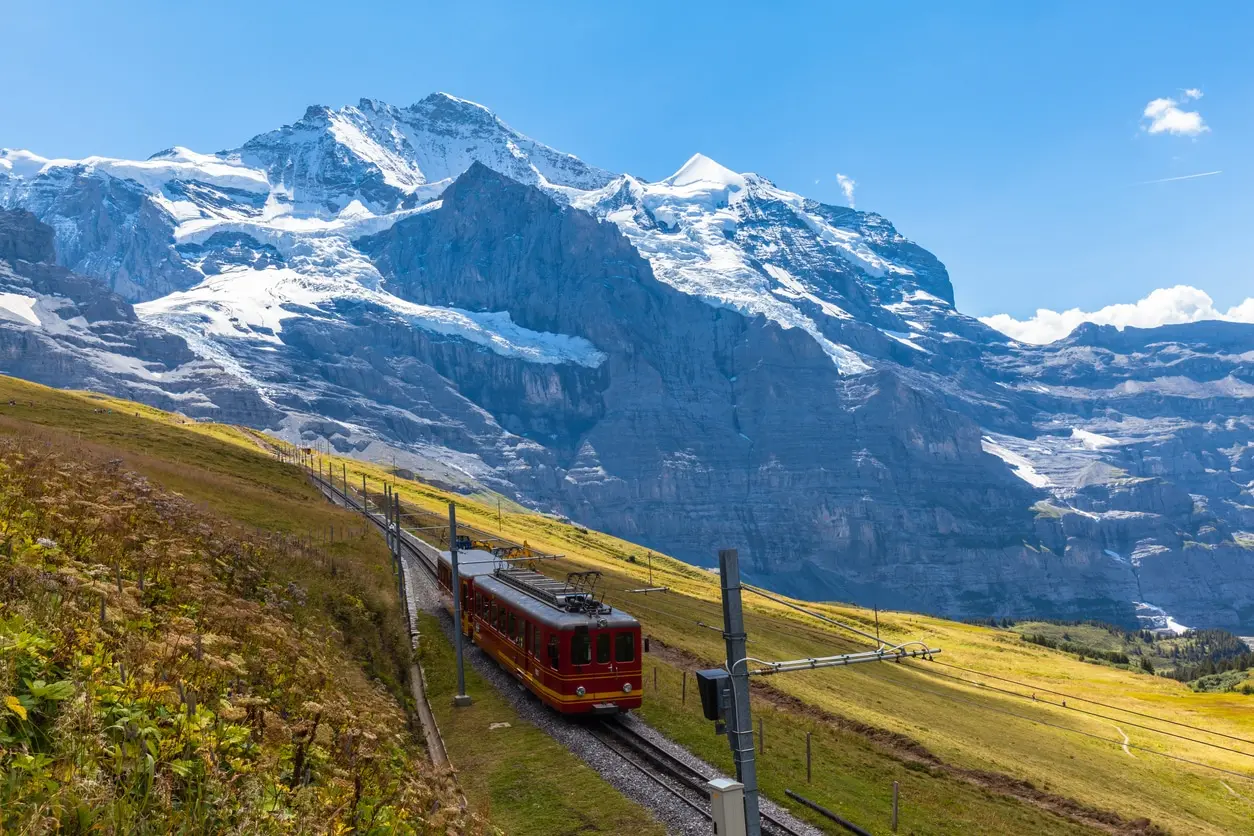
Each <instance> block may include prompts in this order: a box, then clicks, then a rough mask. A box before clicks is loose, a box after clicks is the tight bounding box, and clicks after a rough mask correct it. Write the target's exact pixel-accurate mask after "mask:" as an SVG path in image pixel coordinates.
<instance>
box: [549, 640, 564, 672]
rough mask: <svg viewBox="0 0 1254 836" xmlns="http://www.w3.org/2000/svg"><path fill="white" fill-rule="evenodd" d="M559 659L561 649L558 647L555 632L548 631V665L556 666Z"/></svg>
mask: <svg viewBox="0 0 1254 836" xmlns="http://www.w3.org/2000/svg"><path fill="white" fill-rule="evenodd" d="M560 661H561V651H560V650H559V649H558V644H557V633H549V666H550V667H554V668H556V667H557V665H558V662H560Z"/></svg>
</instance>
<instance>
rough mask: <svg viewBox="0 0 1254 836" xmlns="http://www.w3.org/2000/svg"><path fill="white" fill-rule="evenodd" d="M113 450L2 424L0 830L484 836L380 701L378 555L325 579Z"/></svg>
mask: <svg viewBox="0 0 1254 836" xmlns="http://www.w3.org/2000/svg"><path fill="white" fill-rule="evenodd" d="M4 388H5V389H7V390H8V392H13V389H14V387H12V386H7V385H6V386H5V387H4ZM21 391H22V392H23V393H24V394H29V395H31V396H32V398H33V399H38V402H39V404H40V408H41V409H42V414H43V415H44V416H49V415H52V414H53V410H52V409H51V408H50V405H51V401H52V398H51V397H47V398H45V397H41V396H44V395H45V394H46V393H45V392H42V391H39V390H35V389H33V388H30V387H25V388H22V390H21ZM56 400H57V403H58V409H61V408H63V409H64V413H62V414H65V413H74V412H78V413H85V414H92V415H95V414H96V413H92V412H91V405H90V404H89V403H87V402H86V401H83V400H80V401H79V402H78V404H77V409H76V406H75V403H74V399H73V398H72V397H68V398H67V397H61V396H58V397H57V398H56ZM6 408H8V409H12V408H13V407H6ZM27 409H31V407H27ZM27 429H29V427H27ZM132 429H133V431H134V437H133V438H132V439H131V440H132V442H134V441H138V436H143V435H144V434H145V433H144V430H145V429H146V428H145V427H143V426H139V425H138V424H137V425H136V426H134V427H133V428H132ZM189 440H190V441H192V442H195V441H196V439H195V437H189ZM156 446H159V445H156ZM192 446H196V445H195V444H194V443H193V445H192ZM210 446H211V445H210ZM220 446H222V445H220ZM229 449H230V450H232V451H234V450H236V449H242V448H235V447H231V448H229ZM148 450H149V452H148V453H146V454H145V457H151V456H152V452H151V451H152V447H151V446H150V447H149V448H148ZM205 450H208V447H206V448H205V449H204V450H202V452H204V451H205ZM116 452H118V448H116V447H110V446H106V445H98V444H92V443H90V442H87V441H80V440H79V439H78V438H77V436H76V435H75V436H71V435H68V434H65V433H58V432H56V431H51V430H49V431H44V432H25V431H23V427H22V425H21V424H20V422H16V421H12V420H8V419H6V420H4V421H3V422H2V423H0V577H2V578H3V581H4V582H3V584H2V585H0V831H4V832H13V833H48V832H59V831H62V830H66V831H69V832H97V833H127V834H131V833H135V834H143V833H166V832H186V833H191V832H240V833H292V832H313V831H315V830H324V829H326V830H329V831H335V832H348V831H349V830H352V831H353V832H358V833H366V832H378V833H382V832H389V833H444V832H446V830H448V829H449V828H455V829H456V830H458V831H459V832H461V831H466V832H469V831H474V832H480V831H481V830H483V829H484V825H483V822H482V821H476V820H475V819H474V818H473V817H472V816H468V815H467V814H466V813H465V812H463V811H461V810H460V809H459V807H458V805H457V795H456V793H455V791H454V788H453V787H452V785H451V782H449V780H448V778H447V776H444V775H440V774H437V773H436V772H435V771H434V770H432V769H431V768H430V767H429V766H428V765H427V764H426V763H425V758H424V757H423V754H422V752H421V749H420V748H419V747H418V745H417V741H416V739H415V738H413V737H411V736H410V734H409V731H408V727H407V726H408V724H407V719H406V716H405V713H404V711H403V709H402V706H401V705H400V703H399V702H398V701H397V700H396V699H395V697H394V695H393V694H391V693H389V687H388V686H391V688H392V689H393V690H396V691H399V690H400V689H399V682H398V681H397V678H396V674H397V672H398V670H401V669H403V666H404V664H405V661H406V656H407V653H406V649H405V646H404V644H403V636H401V635H400V634H399V632H397V631H396V630H393V629H390V627H389V625H394V624H398V623H399V616H398V613H397V609H396V600H395V597H394V596H393V595H392V594H391V582H390V578H389V575H388V570H387V568H386V567H387V558H386V554H385V553H384V552H383V550H382V549H380V548H379V546H378V543H377V538H374V537H372V538H369V539H367V538H365V537H362V538H360V541H348V542H345V543H341V548H339V549H337V550H333V551H332V554H335V560H334V562H333V563H332V562H331V561H330V560H328V557H329V555H328V554H327V553H326V552H324V551H323V550H321V549H315V548H308V547H306V546H304V545H302V544H299V543H295V542H292V541H290V540H289V539H288V538H284V537H278V536H273V535H272V534H270V533H269V532H265V531H262V530H258V529H257V528H254V527H252V526H241V525H239V523H238V522H237V521H236V520H233V519H232V518H231V517H229V516H227V515H223V514H216V513H214V512H212V511H210V510H207V509H206V508H205V506H204V505H202V504H198V503H193V502H189V501H187V500H186V499H185V498H181V497H179V496H178V495H177V494H174V493H172V492H169V491H167V490H163V489H162V488H160V487H159V484H156V483H154V480H149V479H146V478H144V477H143V476H141V475H138V474H136V473H134V472H133V471H130V470H129V469H127V468H126V467H125V466H121V467H119V464H124V462H123V463H120V462H118V461H117V458H118V457H116V456H115V455H114V454H115V453H116ZM122 458H123V459H125V456H123V457H122ZM227 458H229V456H228V457H227ZM252 458H253V459H254V460H255V462H254V464H255V465H256V466H257V469H256V470H251V469H246V470H245V471H244V472H243V475H242V476H241V478H239V479H238V480H237V481H238V482H239V485H238V487H240V488H241V489H243V488H244V487H245V486H246V485H247V484H249V483H250V481H251V480H252V478H253V476H254V475H255V474H256V473H257V472H262V471H264V470H265V469H266V468H267V467H270V466H271V465H269V463H267V462H266V461H265V459H264V457H263V456H262V455H260V453H255V454H252ZM230 471H231V468H230V467H229V466H226V467H225V468H224V470H223V471H221V472H219V473H217V474H215V476H214V477H213V478H207V479H206V480H205V481H204V482H203V483H201V484H200V485H199V486H198V487H199V488H200V489H201V490H202V491H203V492H204V493H205V495H206V496H211V495H213V494H214V493H215V491H217V490H219V489H221V488H222V487H223V486H224V485H225V483H226V481H227V480H229V479H230V478H231V475H230ZM311 493H312V492H311ZM316 501H317V500H316V499H315V498H314V497H313V496H309V497H308V498H307V501H306V504H307V505H309V506H310V507H313V508H317V507H319V506H318V505H316ZM379 568H382V571H381V572H380V571H377V570H378V569H379ZM348 637H352V638H351V640H350V639H349V638H348ZM369 674H373V676H371V675H369Z"/></svg>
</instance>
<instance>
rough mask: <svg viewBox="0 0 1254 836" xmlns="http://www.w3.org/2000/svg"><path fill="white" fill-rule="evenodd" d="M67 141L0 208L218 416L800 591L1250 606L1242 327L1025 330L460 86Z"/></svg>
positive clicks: (863, 231) (881, 232) (813, 210)
mask: <svg viewBox="0 0 1254 836" xmlns="http://www.w3.org/2000/svg"><path fill="white" fill-rule="evenodd" d="M40 160H42V158H37V157H35V156H34V155H30V154H26V153H24V152H22V153H18V152H11V151H5V152H0V207H21V208H25V209H28V210H30V211H31V212H33V213H34V214H35V215H36V216H38V217H39V218H41V219H42V220H43V221H44V222H46V223H47V224H48V225H49V227H51V229H52V230H53V231H54V233H55V237H54V240H55V248H56V256H57V260H58V262H59V263H60V264H62V265H63V266H65V267H68V268H70V269H72V270H76V271H78V272H80V273H83V274H86V275H87V276H90V277H94V278H95V279H96V280H97V281H99V282H103V283H104V284H105V285H106V286H107V288H108V289H109V290H111V291H113V292H115V293H117V294H118V295H120V296H121V297H122V298H123V299H124V300H125V301H127V302H128V303H136V306H135V312H136V316H137V317H138V319H139V320H140V321H141V322H142V323H143V324H144V325H145V326H146V327H153V328H158V329H161V330H164V331H166V332H168V333H170V334H172V335H176V336H177V338H178V339H179V340H180V341H181V342H182V343H184V344H185V345H186V346H187V347H188V349H189V351H190V352H191V353H192V354H193V355H194V356H195V357H196V358H197V359H196V362H197V363H200V364H202V365H206V366H208V367H211V368H214V369H217V370H219V372H218V374H219V375H220V377H221V379H223V380H230V381H232V383H231V387H233V388H234V389H235V390H236V392H237V393H238V394H237V395H235V396H232V397H227V396H225V395H224V394H223V393H221V392H219V394H218V395H216V396H215V398H202V399H196V400H194V402H193V401H192V400H188V402H187V406H186V408H187V409H189V410H190V413H191V414H204V415H213V416H218V417H222V418H224V419H229V420H239V421H242V422H244V423H251V424H253V425H255V426H263V427H266V428H268V429H269V430H270V431H272V432H274V433H275V434H277V435H280V436H281V437H284V438H287V439H289V440H293V441H297V440H299V441H305V442H308V441H310V440H313V439H325V440H327V441H329V442H330V443H331V444H332V445H333V446H335V447H336V448H337V449H340V450H342V451H352V452H354V453H355V454H357V455H360V456H362V457H365V458H374V459H376V460H381V459H386V458H388V457H390V456H397V461H398V464H399V463H402V462H403V463H404V466H406V467H409V468H410V469H412V470H414V471H415V472H418V473H421V474H423V475H424V476H425V477H427V478H430V479H433V480H434V481H437V482H440V483H442V484H449V485H461V486H465V487H470V486H472V485H485V486H488V487H491V488H493V489H495V490H500V491H503V492H505V493H507V494H509V495H510V496H512V497H514V498H517V499H519V500H521V501H525V502H528V503H530V504H533V505H535V506H537V507H541V508H547V509H552V510H556V511H560V512H561V513H564V514H569V515H571V516H576V517H578V518H581V519H585V520H586V521H587V522H589V524H594V525H599V526H601V527H603V528H607V529H608V530H610V531H613V532H614V533H617V534H621V535H623V536H628V537H632V538H634V539H637V540H641V541H643V542H646V543H653V544H656V545H658V547H659V548H663V547H664V548H665V550H667V551H669V552H671V553H676V554H679V555H680V556H682V557H685V558H687V559H690V560H693V561H694V562H703V561H708V560H709V559H710V554H712V551H711V549H712V547H711V546H710V545H709V544H710V543H712V542H722V543H726V544H731V545H734V544H737V543H741V544H743V545H744V547H745V548H746V550H747V553H748V554H749V555H750V560H749V565H750V566H751V567H752V570H753V571H754V572H755V573H756V575H755V577H756V579H758V580H760V581H762V582H764V583H768V584H774V585H776V586H777V587H780V588H786V589H789V590H791V591H799V590H811V591H815V592H819V593H820V594H822V595H826V596H829V597H845V598H848V599H852V600H859V601H863V602H865V601H867V600H870V599H874V600H877V601H880V602H881V603H882V604H883V605H893V606H898V607H904V608H916V609H925V610H930V611H935V612H941V613H944V614H948V615H958V616H961V615H979V616H986V615H1006V614H1015V615H1022V614H1024V613H1025V612H1027V611H1030V612H1032V613H1035V614H1043V615H1047V616H1059V615H1076V616H1090V615H1095V614H1096V615H1101V616H1102V617H1106V618H1108V619H1109V620H1115V621H1122V622H1123V623H1131V622H1133V621H1134V620H1135V613H1136V611H1137V606H1136V605H1137V604H1138V603H1144V602H1146V601H1151V602H1153V605H1155V606H1157V607H1161V608H1164V609H1166V610H1167V611H1169V612H1170V613H1171V614H1172V615H1173V616H1175V617H1176V618H1177V619H1179V620H1180V621H1183V622H1184V623H1190V621H1193V622H1196V623H1197V624H1198V626H1202V625H1203V624H1214V625H1215V626H1232V625H1238V624H1254V577H1250V576H1249V573H1248V571H1247V570H1246V569H1244V568H1243V567H1244V566H1245V565H1246V564H1245V561H1246V560H1247V558H1248V554H1247V553H1248V552H1249V549H1248V548H1247V547H1245V546H1243V545H1242V543H1243V542H1245V538H1246V532H1248V531H1249V530H1250V529H1251V528H1254V522H1252V521H1251V517H1250V513H1249V511H1248V508H1250V507H1254V495H1251V485H1252V484H1254V478H1252V477H1251V476H1250V475H1249V467H1250V459H1251V458H1254V457H1252V456H1250V455H1249V454H1248V451H1249V450H1250V449H1252V448H1251V443H1252V442H1254V432H1252V431H1251V428H1250V423H1249V420H1248V408H1247V403H1248V400H1247V399H1248V398H1249V397H1251V396H1254V376H1252V375H1251V373H1250V370H1249V364H1248V362H1247V361H1246V360H1244V359H1242V358H1243V357H1244V355H1245V353H1246V351H1247V349H1245V348H1244V346H1245V345H1246V342H1245V338H1244V337H1243V336H1242V335H1243V333H1244V332H1243V331H1241V330H1240V329H1218V330H1216V329H1207V328H1199V329H1196V330H1193V331H1178V330H1177V331H1164V332H1161V333H1157V334H1153V335H1144V336H1142V335H1138V334H1137V333H1136V332H1132V333H1128V334H1124V333H1120V332H1116V333H1115V334H1110V333H1108V332H1107V331H1106V330H1104V329H1090V328H1083V329H1078V330H1077V332H1076V333H1075V334H1073V335H1072V337H1070V338H1068V340H1064V341H1061V342H1060V343H1055V344H1051V345H1048V346H1024V345H1020V344H1017V343H1015V342H1014V341H1012V340H1010V339H1009V338H1007V337H1006V336H1005V335H1002V334H1000V333H999V332H996V331H993V330H992V329H991V328H989V327H988V326H986V325H984V324H982V323H980V322H979V321H978V320H976V319H974V318H972V317H969V316H967V315H965V314H963V313H961V312H960V311H959V310H957V308H956V307H955V306H954V304H953V298H954V296H953V285H952V282H951V280H950V277H949V274H948V271H947V270H946V269H945V267H944V265H943V264H942V263H941V262H940V260H939V259H937V258H936V257H935V256H934V255H932V254H931V253H929V252H928V251H927V250H925V249H923V248H922V247H920V246H918V245H917V244H915V243H913V242H911V241H909V240H908V239H906V238H905V237H904V236H902V235H900V233H898V232H897V230H896V229H895V228H894V227H893V226H892V224H891V223H889V222H888V221H887V220H886V219H884V218H882V217H880V216H878V215H875V214H873V213H866V212H861V211H857V210H854V209H849V208H845V207H836V206H825V205H823V204H820V203H818V202H816V201H813V200H810V199H807V198H804V197H803V196H801V195H798V194H795V193H792V192H788V191H786V190H783V189H780V188H778V187H776V186H775V185H774V184H772V183H771V182H770V181H769V180H767V179H766V178H763V177H761V176H759V175H756V174H739V173H736V172H733V171H731V170H730V169H727V168H725V167H723V166H721V165H719V164H718V163H716V162H714V161H713V160H710V159H709V158H708V157H705V156H703V155H701V154H696V155H693V156H692V157H691V158H690V159H689V160H688V161H687V162H686V163H685V164H684V165H683V166H681V167H680V168H679V169H677V171H676V173H675V174H673V175H671V176H670V177H667V178H663V179H662V180H659V181H656V182H652V183H650V182H646V181H643V180H640V179H638V178H635V177H633V176H631V175H629V174H613V173H611V172H608V171H605V170H603V169H598V168H596V167H594V166H590V165H588V164H586V163H583V162H582V161H579V160H578V159H577V158H575V157H572V156H571V155H567V154H563V153H562V152H559V151H556V150H554V149H552V148H549V147H548V146H545V145H543V144H541V143H538V142H536V141H534V140H531V139H530V138H528V137H525V136H524V135H522V134H519V133H518V132H516V131H514V130H513V129H512V128H509V127H508V125H506V124H505V123H504V122H503V121H501V120H500V119H499V118H498V117H496V116H495V114H493V113H492V112H491V111H489V110H488V109H486V108H483V107H482V106H480V105H475V104H474V103H469V102H466V101H465V100H461V99H457V98H456V97H452V96H448V95H447V94H433V95H432V96H428V97H427V98H425V99H423V100H421V101H420V102H417V103H415V104H414V105H410V106H408V107H405V108H398V107H394V106H391V105H387V104H385V103H382V102H378V101H376V100H368V99H364V100H362V101H361V102H359V103H358V105H357V106H347V107H344V108H339V109H333V108H327V107H322V106H315V107H311V108H310V109H308V110H307V111H306V113H305V115H304V116H303V117H302V119H300V120H297V121H296V122H294V123H291V124H289V125H286V126H284V127H282V128H279V129H277V130H275V131H271V132H268V133H263V134H259V135H258V136H257V137H254V138H253V139H251V140H249V141H248V142H246V143H244V144H243V145H241V146H240V147H239V148H238V149H234V150H232V151H226V152H219V153H218V154H215V155H202V154H197V153H196V152H193V151H189V150H187V149H183V148H178V147H176V148H174V149H169V150H167V151H166V152H161V153H159V154H158V155H154V157H153V158H150V160H149V161H141V162H132V163H128V162H126V161H109V160H104V158H88V160H84V161H77V162H76V161H43V162H42V163H41V162H39V161H40ZM502 207H508V211H506V210H505V209H503V208H502ZM4 325H5V327H6V328H9V329H19V330H20V329H22V328H23V327H26V328H27V329H28V330H29V329H30V323H29V322H27V324H26V326H23V325H21V324H20V323H19V322H18V320H16V319H12V318H9V319H8V320H7V321H6V322H5V323H4ZM1249 331H1250V333H1252V334H1254V328H1250V329H1249ZM23 339H28V337H23ZM40 350H42V349H36V348H33V347H28V348H26V349H22V350H21V351H17V352H16V353H15V354H14V355H13V356H14V357H17V356H26V355H31V356H35V355H38V353H39V351H40ZM23 351H24V352H25V354H23V353H22V352H23ZM35 365H36V366H38V364H35ZM188 365H189V362H183V363H182V364H181V366H180V367H184V366H188ZM36 372H38V373H40V374H44V375H45V378H47V376H48V370H47V369H44V370H43V371H39V370H38V369H36ZM161 374H162V375H166V374H169V370H165V371H163V372H162V373H161ZM132 377H134V378H136V379H135V380H132V381H129V382H126V385H131V386H132V387H133V388H135V387H136V385H137V384H140V383H142V385H143V386H144V387H150V389H151V394H150V395H149V397H156V396H157V394H156V393H159V392H161V391H162V386H163V385H166V384H163V383H162V381H161V380H160V379H158V378H156V377H154V376H153V375H152V374H151V373H150V374H147V375H145V373H144V371H142V370H140V369H133V370H132ZM141 379H142V380H141ZM103 385H104V386H105V387H106V388H108V387H116V386H120V385H123V381H122V380H120V379H116V378H115V379H110V380H107V381H104V383H103ZM128 396H137V397H141V398H142V397H143V395H142V394H141V395H134V394H130V395H128ZM249 398H251V399H252V401H249ZM244 403H252V404H253V405H251V406H249V407H247V409H248V410H249V412H248V414H246V415H245V414H242V412H243V409H242V408H241V405H242V404H244ZM1208 413H1209V415H1210V416H1213V415H1215V414H1219V415H1222V416H1225V423H1223V424H1222V425H1219V424H1216V423H1215V422H1214V421H1212V420H1210V418H1209V417H1208ZM1099 439H1107V440H1109V442H1110V443H1107V442H1106V441H1101V440H1099ZM1225 463H1226V464H1225ZM1221 473H1223V474H1226V475H1225V476H1223V477H1222V478H1221V476H1220V474H1221ZM957 486H961V487H960V488H959V487H957ZM798 492H801V493H800V494H799V493H798ZM1190 494H1196V495H1198V496H1202V497H1204V498H1205V501H1204V502H1201V504H1198V501H1194V502H1193V503H1192V504H1191V505H1190V506H1189V507H1188V508H1186V507H1185V503H1182V502H1181V501H1178V500H1177V499H1169V498H1170V497H1179V496H1188V495H1190ZM1042 502H1044V503H1046V504H1049V503H1054V505H1050V507H1051V508H1057V509H1058V511H1057V514H1055V513H1054V512H1049V513H1042V512H1040V511H1038V510H1033V509H1034V508H1037V507H1038V506H1040V504H1041V503H1042ZM1126 514H1134V515H1142V516H1139V517H1137V518H1136V519H1137V520H1138V522H1136V524H1133V523H1131V522H1130V521H1129V519H1130V518H1129V517H1127V516H1120V515H1126ZM1251 537H1252V538H1254V535H1251ZM675 544H678V545H675ZM1190 544H1201V546H1198V545H1190ZM1199 548H1201V549H1202V550H1203V551H1204V552H1205V553H1204V554H1202V553H1196V554H1195V553H1193V552H1197V551H1198V549H1199ZM1112 555H1113V556H1112ZM1147 579H1150V580H1152V583H1149V584H1148V585H1147V584H1146V583H1145V581H1146V580H1147ZM1147 586H1148V588H1147Z"/></svg>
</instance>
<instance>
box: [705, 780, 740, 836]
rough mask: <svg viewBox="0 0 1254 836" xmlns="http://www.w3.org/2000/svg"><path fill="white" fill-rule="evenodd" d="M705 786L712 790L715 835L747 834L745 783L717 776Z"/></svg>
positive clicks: (711, 808)
mask: <svg viewBox="0 0 1254 836" xmlns="http://www.w3.org/2000/svg"><path fill="white" fill-rule="evenodd" d="M705 786H706V788H707V789H708V790H709V791H710V813H711V814H713V817H714V833H715V836H745V785H744V784H742V783H740V782H739V781H733V780H731V779H730V778H715V779H714V780H713V781H711V782H710V783H708V784H706V785H705Z"/></svg>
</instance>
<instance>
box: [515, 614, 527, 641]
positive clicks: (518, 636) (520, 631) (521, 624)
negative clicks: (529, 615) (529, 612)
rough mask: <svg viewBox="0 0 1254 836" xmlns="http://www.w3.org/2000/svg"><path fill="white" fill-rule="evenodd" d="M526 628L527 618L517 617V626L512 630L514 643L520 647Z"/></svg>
mask: <svg viewBox="0 0 1254 836" xmlns="http://www.w3.org/2000/svg"><path fill="white" fill-rule="evenodd" d="M526 630H527V619H525V618H520V619H518V627H517V628H516V629H515V630H514V643H515V644H517V645H519V646H520V647H521V646H522V643H523V636H524V634H525V633H526Z"/></svg>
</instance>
